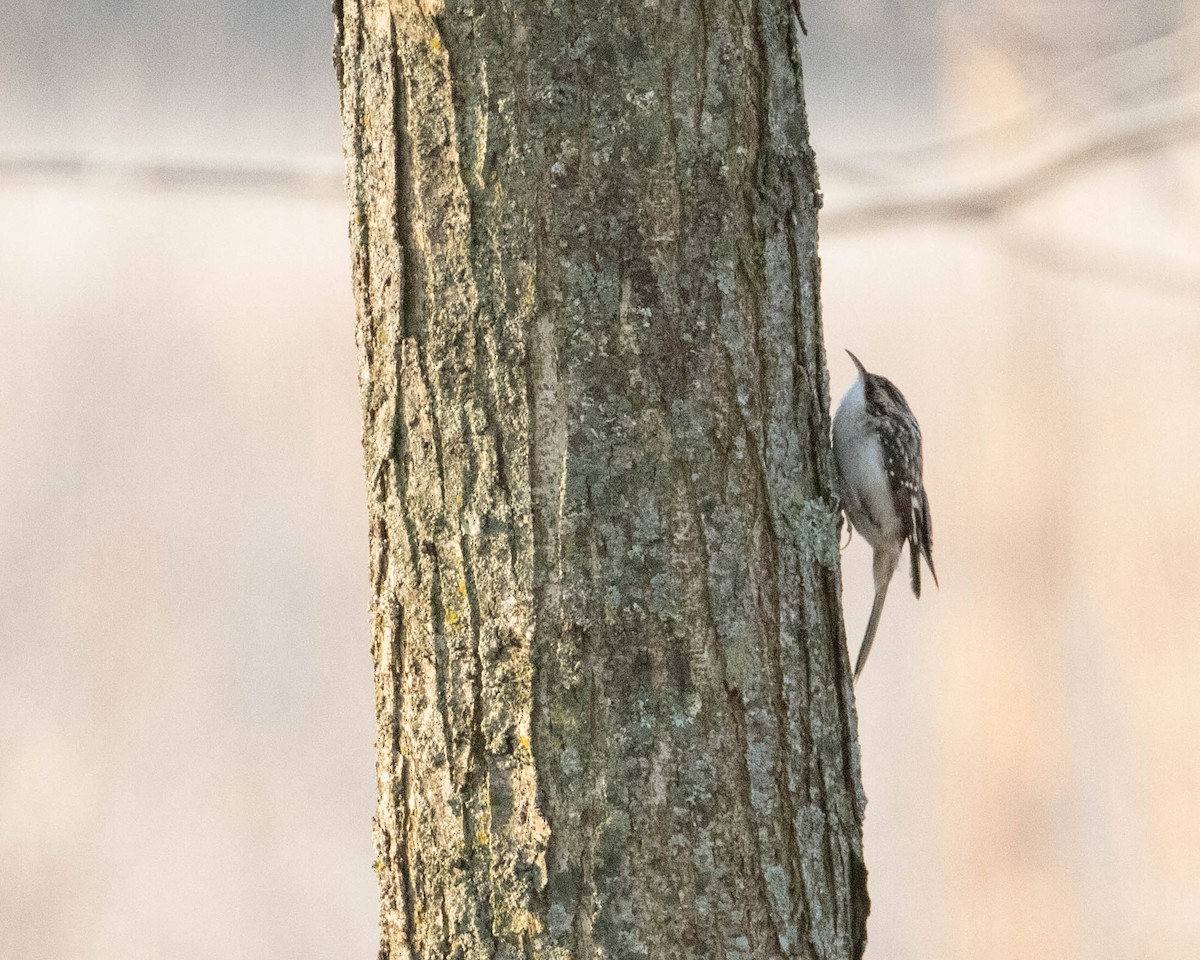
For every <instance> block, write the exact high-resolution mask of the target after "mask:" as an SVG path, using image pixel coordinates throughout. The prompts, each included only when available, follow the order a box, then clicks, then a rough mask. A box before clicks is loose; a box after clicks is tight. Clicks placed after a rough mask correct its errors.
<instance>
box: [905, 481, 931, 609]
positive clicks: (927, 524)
mask: <svg viewBox="0 0 1200 960" xmlns="http://www.w3.org/2000/svg"><path fill="white" fill-rule="evenodd" d="M916 513H917V515H916V521H917V522H916V524H914V526H915V527H916V529H915V530H914V531H913V536H912V538H911V539H910V540H909V541H908V543H909V547H910V552H911V555H912V582H913V593H915V594H916V595H917V596H918V597H919V596H920V595H921V573H920V571H919V570H918V569H917V548H918V547H919V548H920V550H921V555H922V556H923V557H924V558H925V562H926V563H927V564H929V572H930V573H931V574H933V585H934V586H935V587H936V586H938V578H937V570H936V569H935V568H934V566H933V517H931V516H930V515H929V497H928V496H927V495H926V494H925V490H924V489H922V490H921V506H920V509H919V510H917V512H916Z"/></svg>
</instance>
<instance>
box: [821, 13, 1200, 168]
mask: <svg viewBox="0 0 1200 960" xmlns="http://www.w3.org/2000/svg"><path fill="white" fill-rule="evenodd" d="M990 36H991V34H990V33H989V37H990ZM1198 45H1200V17H1196V18H1193V19H1191V20H1188V21H1186V22H1185V23H1183V24H1181V25H1180V26H1179V27H1178V28H1177V29H1176V30H1173V31H1171V32H1170V33H1167V34H1163V35H1162V36H1160V37H1155V38H1153V39H1151V40H1145V41H1143V42H1141V43H1135V44H1131V45H1130V46H1128V47H1124V48H1122V49H1121V50H1118V51H1115V52H1113V53H1109V54H1106V55H1104V56H1101V57H1097V58H1096V59H1095V60H1094V61H1093V62H1091V63H1089V64H1087V65H1086V66H1084V67H1081V68H1079V69H1078V70H1074V71H1072V72H1071V73H1069V74H1067V75H1066V76H1064V77H1062V78H1061V79H1058V80H1049V81H1048V82H1046V83H1044V84H1043V85H1042V86H1041V87H1040V88H1039V90H1038V92H1037V94H1036V95H1035V96H1034V97H1032V98H1031V99H1030V100H1029V101H1028V102H1027V103H1026V104H1024V105H1023V106H1020V107H1018V108H1016V109H1015V110H1013V111H1011V112H1009V113H1007V114H1005V115H1003V116H1000V117H997V118H996V119H995V120H993V121H992V122H990V123H988V124H986V125H984V126H979V127H974V128H971V129H968V130H961V131H954V132H951V133H947V134H945V135H943V136H938V137H934V138H932V139H929V140H926V141H924V142H923V143H919V144H914V145H912V146H905V147H900V148H896V149H883V150H864V151H860V152H857V153H854V154H851V155H844V156H838V155H834V156H831V157H822V160H821V168H822V170H823V171H824V170H828V171H831V172H836V173H841V172H845V173H847V174H848V175H849V176H851V177H853V178H855V179H859V180H863V181H867V180H872V179H873V180H875V181H877V182H880V183H896V182H901V181H903V180H905V179H907V180H912V179H914V167H916V168H918V169H919V168H920V167H930V166H936V165H938V164H945V163H947V162H949V161H952V160H954V158H955V157H956V156H961V155H962V154H963V153H965V152H967V151H971V150H977V149H984V148H989V149H998V148H1001V147H1002V146H1003V145H1004V144H1005V143H1009V142H1012V141H1014V140H1016V139H1019V138H1020V137H1021V136H1022V135H1024V134H1025V133H1026V132H1027V131H1029V130H1030V129H1031V128H1036V127H1037V126H1038V125H1039V124H1044V123H1045V122H1046V121H1048V120H1051V119H1052V118H1053V117H1054V116H1055V115H1056V114H1059V113H1060V112H1061V108H1062V106H1063V104H1064V103H1071V104H1076V105H1086V106H1087V112H1088V113H1089V114H1091V115H1093V116H1102V115H1103V114H1104V113H1105V112H1106V111H1107V110H1111V109H1112V104H1111V102H1110V103H1105V104H1102V103H1100V102H1099V101H1098V100H1097V94H1096V90H1097V89H1098V88H1099V86H1100V81H1101V79H1102V78H1103V80H1104V82H1105V83H1107V84H1109V85H1112V86H1115V85H1117V83H1119V84H1120V85H1121V86H1123V88H1124V90H1125V92H1126V93H1128V92H1129V90H1130V89H1142V88H1145V87H1148V86H1151V85H1153V84H1154V83H1156V82H1160V81H1162V80H1163V79H1164V75H1165V74H1166V72H1167V71H1169V70H1170V69H1171V68H1172V67H1173V68H1175V69H1177V70H1178V69H1180V68H1181V67H1183V66H1186V65H1188V64H1191V63H1192V61H1193V53H1194V51H1195V50H1196V49H1198ZM1143 102H1147V101H1146V100H1145V99H1143ZM1126 109H1128V106H1127V107H1126ZM1075 122H1077V118H1075Z"/></svg>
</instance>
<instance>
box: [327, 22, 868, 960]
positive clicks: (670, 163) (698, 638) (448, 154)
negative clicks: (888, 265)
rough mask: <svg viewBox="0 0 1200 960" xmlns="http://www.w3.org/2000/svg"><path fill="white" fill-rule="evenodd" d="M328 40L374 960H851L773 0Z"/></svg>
mask: <svg viewBox="0 0 1200 960" xmlns="http://www.w3.org/2000/svg"><path fill="white" fill-rule="evenodd" d="M335 17H336V20H337V26H338V35H337V47H336V51H335V59H336V62H337V68H338V76H339V80H340V84H341V94H342V115H343V125H344V131H345V151H346V159H347V192H348V198H349V203H350V211H351V240H352V248H353V258H354V261H353V276H354V288H355V294H356V299H357V304H358V319H357V339H358V345H359V351H360V358H361V391H362V401H363V438H364V460H365V467H366V477H367V486H368V503H369V516H370V549H371V576H372V596H373V603H372V623H373V627H372V629H373V655H374V658H375V668H376V674H375V686H376V711H377V715H378V722H379V736H378V743H377V748H378V777H379V807H378V811H377V813H376V818H375V837H376V847H377V860H376V869H377V871H378V873H379V881H380V892H381V916H382V932H381V949H380V956H381V957H385V958H386V957H396V958H400V957H422V958H424V957H464V958H467V957H471V958H474V957H511V958H516V957H542V958H547V960H549V958H562V960H567V958H572V960H582V958H591V957H609V958H625V957H638V956H646V957H663V958H668V957H670V958H674V957H714V958H715V957H721V958H734V957H744V958H755V960H757V958H768V957H770V958H776V957H780V958H782V957H787V958H791V957H814V958H843V957H858V956H861V953H862V949H863V945H864V943H865V921H866V913H867V909H868V901H867V895H866V880H865V877H866V874H865V869H864V868H863V863H862V834H861V824H862V813H863V804H864V800H863V797H862V792H861V787H860V781H859V773H858V755H857V742H856V733H855V723H856V721H855V716H854V708H853V700H852V694H851V688H850V683H849V676H850V674H849V667H848V660H847V656H846V649H845V641H844V634H843V628H842V623H841V615H840V610H839V591H840V586H839V571H838V557H837V547H836V543H837V539H836V531H837V526H836V521H835V513H834V504H833V498H832V493H831V478H832V463H831V458H830V452H829V446H828V439H827V438H828V428H829V424H828V407H829V398H828V384H827V378H826V372H825V356H824V350H823V345H822V339H821V329H820V314H819V263H818V260H817V256H816V223H817V210H818V207H819V202H820V201H819V193H818V187H817V182H816V170H815V166H814V163H813V158H812V153H811V151H810V149H809V147H808V130H807V121H806V117H805V112H804V102H803V90H802V78H801V71H800V60H799V24H798V21H797V19H796V16H795V13H794V11H793V8H792V6H791V5H790V4H789V3H787V2H786V0H781V2H776V0H761V2H757V3H755V2H727V0H691V2H689V0H679V2H678V3H662V2H655V0H651V2H645V0H636V2H635V0H596V2H586V0H574V2H568V3H561V4H560V3H551V2H547V0H541V2H520V3H515V2H489V3H486V4H485V3H475V2H455V0H450V2H446V3H445V4H443V3H441V2H438V0H430V2H424V3H416V2H406V0H391V2H390V3H389V2H387V0H342V2H341V3H339V4H335Z"/></svg>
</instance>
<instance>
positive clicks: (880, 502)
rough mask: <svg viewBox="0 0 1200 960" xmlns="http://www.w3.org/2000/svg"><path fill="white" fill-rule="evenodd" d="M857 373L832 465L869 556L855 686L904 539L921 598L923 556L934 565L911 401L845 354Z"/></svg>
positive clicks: (840, 413)
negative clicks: (867, 604)
mask: <svg viewBox="0 0 1200 960" xmlns="http://www.w3.org/2000/svg"><path fill="white" fill-rule="evenodd" d="M846 353H848V354H849V355H850V359H851V360H853V361H854V365H855V366H856V367H857V368H858V379H857V380H856V381H855V382H854V385H853V386H852V387H851V388H850V389H849V390H848V391H846V395H845V396H844V397H842V402H841V403H840V404H838V409H837V413H836V414H834V417H833V455H834V460H835V461H836V462H837V470H838V478H839V494H840V497H841V504H842V510H843V511H844V512H845V514H846V518H847V520H848V521H849V523H850V528H851V532H852V533H853V531H854V530H857V531H858V532H859V533H860V534H862V536H863V539H865V540H866V541H867V543H869V544H870V545H871V549H872V550H873V551H874V559H873V562H872V568H873V573H874V577H875V602H874V604H872V606H871V617H870V619H869V620H868V621H867V632H866V634H865V636H864V637H863V642H862V646H861V647H859V650H858V662H857V663H856V664H855V666H854V682H855V683H857V682H858V678H859V676H860V675H861V674H862V671H863V667H864V666H865V665H866V662H867V654H869V653H870V652H871V644H872V643H874V641H875V631H876V630H877V629H878V628H879V617H880V615H881V614H882V613H883V602H884V600H885V599H886V598H887V590H888V584H889V583H890V582H891V579H892V574H894V573H895V572H896V564H897V563H898V562H899V560H900V554H901V552H902V551H903V550H904V543H905V541H908V549H909V558H910V561H911V563H912V591H913V593H914V594H915V595H916V596H917V597H918V598H920V596H921V557H924V558H925V563H926V564H927V565H928V566H929V572H930V573H931V574H932V575H933V582H934V585H935V586H936V585H937V582H938V580H937V571H936V570H935V569H934V566H933V521H932V518H931V517H930V514H929V497H928V495H927V494H926V493H925V482H924V479H923V477H922V458H921V427H920V425H919V424H918V423H917V418H916V417H915V416H913V412H912V410H911V409H910V408H909V406H908V401H907V400H905V399H904V394H902V393H901V392H900V391H899V390H898V389H897V387H896V385H895V384H894V383H892V381H891V380H889V379H888V378H887V377H882V376H880V375H879V374H877V373H869V372H868V371H867V369H866V367H864V366H863V365H862V363H860V362H859V359H858V357H856V356H855V355H854V354H853V353H850V351H849V350H847V351H846Z"/></svg>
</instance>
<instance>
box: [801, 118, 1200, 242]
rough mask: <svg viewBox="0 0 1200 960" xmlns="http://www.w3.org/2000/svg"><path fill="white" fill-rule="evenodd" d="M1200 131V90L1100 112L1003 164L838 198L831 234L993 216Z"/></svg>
mask: <svg viewBox="0 0 1200 960" xmlns="http://www.w3.org/2000/svg"><path fill="white" fill-rule="evenodd" d="M1197 136H1200V97H1197V96H1189V97H1181V98H1178V99H1175V100H1170V101H1163V102H1158V103H1153V104H1149V105H1146V106H1142V107H1138V108H1135V109H1132V110H1127V111H1122V112H1119V113H1113V114H1109V115H1106V116H1104V117H1100V118H1097V120H1096V121H1095V122H1093V123H1089V124H1086V125H1084V126H1083V127H1081V128H1080V129H1077V130H1073V131H1070V132H1069V133H1068V134H1066V135H1064V136H1062V137H1060V138H1058V139H1057V140H1055V141H1053V142H1051V143H1047V144H1044V145H1042V146H1040V147H1038V148H1037V149H1036V150H1033V151H1029V152H1028V153H1027V154H1026V155H1025V156H1023V157H1021V158H1020V159H1018V160H1017V161H1015V162H1013V163H1011V164H1010V165H1008V166H1007V167H1006V168H1001V169H998V170H996V171H993V172H990V173H985V174H982V175H980V174H976V173H972V174H970V175H967V176H962V177H953V178H946V179H945V180H944V181H942V182H937V181H932V182H921V183H916V184H889V185H887V186H886V187H885V188H881V189H878V190H875V191H870V192H868V193H867V195H866V196H862V197H858V198H854V199H849V200H845V201H841V200H840V199H839V200H838V201H831V202H830V203H828V204H827V205H826V208H825V210H824V211H823V212H822V215H821V229H822V231H824V232H826V233H844V232H852V231H856V230H869V229H875V228H880V227H890V226H895V225H898V224H904V223H928V222H936V221H953V220H968V219H979V218H985V217H991V216H994V215H996V214H998V213H1001V212H1002V211H1004V210H1007V209H1009V208H1012V207H1015V206H1017V205H1019V204H1021V203H1024V202H1026V201H1028V200H1030V199H1032V198H1034V197H1036V196H1039V195H1041V194H1044V193H1047V192H1049V191H1050V190H1052V189H1053V188H1055V187H1057V186H1060V185H1062V184H1063V183H1065V182H1067V181H1068V180H1071V179H1073V178H1075V177H1078V176H1081V175H1082V174H1084V173H1087V172H1088V171H1090V170H1094V169H1096V168H1097V167H1101V166H1103V165H1105V164H1108V163H1112V162H1114V161H1116V160H1121V159H1124V158H1126V157H1133V156H1138V155H1141V154H1145V153H1149V152H1151V151H1154V150H1159V149H1163V148H1165V147H1168V146H1171V145H1172V144H1177V143H1182V142H1185V141H1188V140H1192V139H1194V138H1196V137H1197Z"/></svg>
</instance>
